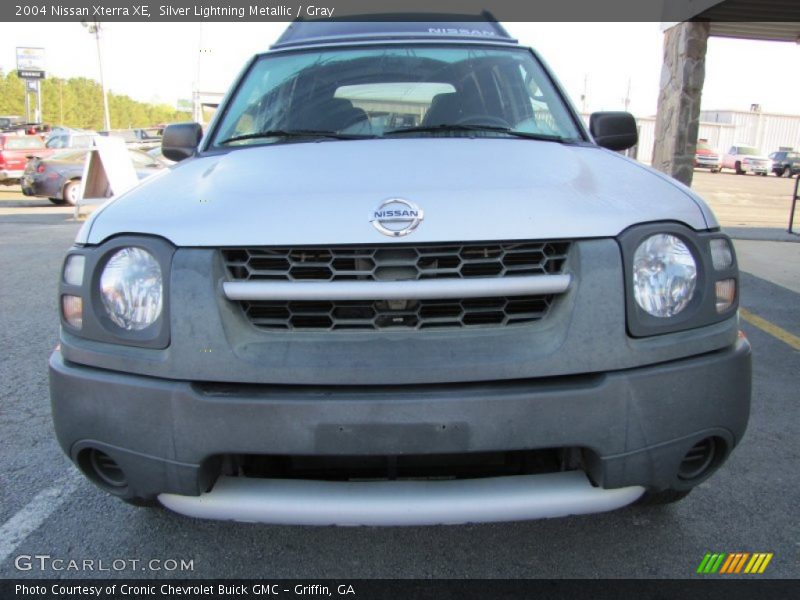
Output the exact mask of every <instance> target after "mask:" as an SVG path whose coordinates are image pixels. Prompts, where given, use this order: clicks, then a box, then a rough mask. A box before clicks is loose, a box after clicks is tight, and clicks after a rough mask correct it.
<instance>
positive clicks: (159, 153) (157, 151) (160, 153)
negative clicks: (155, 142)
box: [147, 146, 175, 166]
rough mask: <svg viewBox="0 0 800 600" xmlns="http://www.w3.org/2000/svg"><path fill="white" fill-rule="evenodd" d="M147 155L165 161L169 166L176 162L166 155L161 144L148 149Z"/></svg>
mask: <svg viewBox="0 0 800 600" xmlns="http://www.w3.org/2000/svg"><path fill="white" fill-rule="evenodd" d="M147 155H148V156H150V157H152V158H154V159H155V160H157V161H159V162H162V163H164V164H165V165H167V166H172V165H174V164H175V161H174V160H170V159H168V158H166V157H165V156H164V150H163V149H162V148H161V146H158V147H156V148H151V149H150V150H147Z"/></svg>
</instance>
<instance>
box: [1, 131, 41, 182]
mask: <svg viewBox="0 0 800 600" xmlns="http://www.w3.org/2000/svg"><path fill="white" fill-rule="evenodd" d="M52 154H53V150H51V149H50V148H47V147H46V146H45V145H44V141H43V140H42V138H40V137H39V136H38V135H14V134H0V184H2V185H14V184H16V183H19V181H20V179H21V178H22V174H23V173H24V172H25V166H26V165H27V163H28V157H30V156H38V157H39V158H47V157H48V156H50V155H52Z"/></svg>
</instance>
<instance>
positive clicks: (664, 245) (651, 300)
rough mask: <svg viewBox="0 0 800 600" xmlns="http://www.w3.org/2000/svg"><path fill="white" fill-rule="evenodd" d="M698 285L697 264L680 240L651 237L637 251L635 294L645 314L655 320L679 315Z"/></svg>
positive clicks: (634, 272)
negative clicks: (655, 318)
mask: <svg viewBox="0 0 800 600" xmlns="http://www.w3.org/2000/svg"><path fill="white" fill-rule="evenodd" d="M696 284H697V264H696V263H695V260H694V257H693V256H692V253H691V251H690V250H689V248H688V247H687V246H686V244H684V243H683V242H682V241H681V239H680V238H678V237H677V236H674V235H670V234H666V233H659V234H656V235H651V236H650V237H648V238H646V239H645V240H644V241H642V242H641V243H640V244H639V246H638V247H637V248H636V251H635V252H634V255H633V294H634V298H635V299H636V304H638V305H639V307H640V308H641V309H642V310H644V311H646V312H647V313H649V314H651V315H653V316H654V317H662V318H666V317H672V316H674V315H677V314H678V313H680V312H681V311H682V310H683V309H684V308H686V306H687V305H688V304H689V302H690V301H691V300H692V297H693V296H694V291H695V286H696Z"/></svg>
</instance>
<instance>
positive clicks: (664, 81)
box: [652, 22, 709, 185]
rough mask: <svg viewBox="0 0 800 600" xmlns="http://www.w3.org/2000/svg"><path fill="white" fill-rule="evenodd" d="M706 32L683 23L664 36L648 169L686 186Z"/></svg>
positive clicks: (697, 122) (704, 28)
mask: <svg viewBox="0 0 800 600" xmlns="http://www.w3.org/2000/svg"><path fill="white" fill-rule="evenodd" d="M708 31H709V24H708V23H689V22H686V23H680V24H678V25H675V26H674V27H671V28H670V29H668V30H667V31H666V32H664V63H663V65H662V66H661V91H660V92H659V94H658V114H657V115H656V133H655V146H654V147H653V162H652V165H653V167H655V168H656V169H658V170H659V171H662V172H664V173H666V174H667V175H671V176H672V177H674V178H675V179H677V180H678V181H680V182H681V183H685V184H686V185H691V183H692V173H693V171H692V169H693V164H694V153H695V148H696V146H697V132H698V129H699V126H700V97H701V96H702V93H703V81H704V80H705V76H706V69H705V63H706V46H707V44H708Z"/></svg>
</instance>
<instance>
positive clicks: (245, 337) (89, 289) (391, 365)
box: [50, 21, 750, 524]
mask: <svg viewBox="0 0 800 600" xmlns="http://www.w3.org/2000/svg"><path fill="white" fill-rule="evenodd" d="M635 142H636V128H635V124H634V121H633V119H632V117H631V116H630V115H628V114H627V113H595V114H594V115H592V118H591V121H590V127H589V131H587V129H586V128H585V127H584V125H583V123H582V121H581V118H580V116H579V115H578V114H577V113H576V112H575V110H574V108H573V107H572V106H571V104H570V103H569V101H568V100H567V99H566V97H565V95H564V92H563V91H562V90H561V88H560V87H559V85H558V83H557V82H556V81H555V79H554V78H553V76H552V75H551V74H550V73H549V72H548V70H547V68H546V67H545V66H544V65H543V64H542V61H541V60H540V59H539V58H538V57H537V55H536V54H535V53H534V52H533V51H532V50H530V49H528V48H524V47H521V46H520V45H518V44H517V43H516V42H515V41H514V40H513V39H510V38H509V37H508V35H507V34H506V33H505V32H504V31H503V29H502V28H501V27H500V26H499V25H498V24H497V23H494V22H489V21H485V22H478V23H436V24H434V25H431V24H426V23H396V22H395V23H375V22H373V23H363V22H362V23H354V22H351V23H344V22H340V23H330V22H329V23H315V22H306V23H302V22H301V23H296V24H294V25H292V26H290V27H289V29H288V30H287V31H286V33H285V34H284V35H283V36H282V37H281V39H280V40H279V41H278V42H277V43H276V44H275V45H274V46H273V47H272V48H271V49H270V50H269V51H268V52H265V53H263V54H260V55H258V56H255V57H254V58H253V59H252V60H251V61H250V62H249V63H248V64H247V66H246V68H245V69H244V71H243V72H242V74H241V76H240V77H239V78H238V80H237V81H236V82H235V84H234V86H233V88H232V89H231V91H230V92H229V94H228V96H227V97H226V99H225V100H224V101H223V102H222V104H221V106H220V107H219V110H218V112H217V115H216V116H215V118H214V120H213V122H212V123H211V124H210V125H209V127H208V128H207V130H206V132H205V134H204V135H202V137H201V131H200V128H199V126H198V125H195V124H179V125H174V126H170V127H169V128H167V130H166V132H165V135H164V140H163V149H164V154H165V156H167V157H169V158H173V159H175V160H180V162H179V164H178V165H177V166H176V167H174V168H173V169H170V170H168V172H165V173H162V174H159V175H156V176H154V177H151V178H149V179H148V180H146V181H145V182H143V183H141V184H140V185H139V186H137V187H136V188H134V189H133V190H131V191H129V192H128V193H126V194H123V195H121V196H119V197H117V198H116V199H114V200H113V201H111V202H109V203H108V204H106V205H105V206H104V207H102V208H100V209H99V210H97V211H96V212H95V213H94V214H93V215H92V217H91V218H90V219H89V220H88V221H87V222H86V224H85V226H84V227H83V229H82V230H81V232H80V233H79V235H78V238H77V240H76V243H75V245H74V246H73V247H72V249H71V250H70V251H69V252H68V254H67V257H66V259H65V262H64V268H63V272H62V275H61V282H60V291H59V295H60V297H59V305H60V310H61V324H62V328H61V340H60V347H59V349H58V350H56V352H55V353H54V354H53V355H52V358H51V360H50V373H51V391H52V405H53V415H54V419H55V426H56V432H57V435H58V439H59V441H60V443H61V445H62V447H63V449H64V451H65V452H66V453H67V454H68V455H69V456H70V458H71V459H72V460H73V461H74V462H75V463H76V464H77V465H78V467H79V468H80V469H81V471H83V473H85V474H86V476H87V477H89V478H90V479H91V480H92V481H94V482H95V483H97V484H98V485H100V486H101V487H102V488H104V489H106V490H107V491H108V492H110V493H112V494H115V495H117V496H119V497H120V498H122V499H123V500H127V501H129V502H133V503H135V504H147V503H154V502H156V501H158V502H160V503H161V504H163V505H165V506H167V507H169V508H171V509H172V510H175V511H178V512H181V513H184V514H187V515H194V516H199V517H207V518H216V519H237V520H243V521H260V522H273V523H307V524H330V523H335V524H412V523H413V524H425V523H457V522H470V521H500V520H514V519H531V518H541V517H552V516H558V515H567V514H578V513H590V512H599V511H605V510H610V509H614V508H618V507H621V506H624V505H626V504H630V503H632V502H634V501H637V500H640V499H642V500H644V501H648V502H668V501H674V500H677V499H680V498H681V497H683V496H684V495H685V494H686V493H688V492H689V490H691V489H692V488H693V487H694V486H696V485H697V484H698V483H700V482H701V481H703V480H705V479H706V478H707V477H709V475H711V474H712V473H713V472H714V471H715V470H716V469H717V468H718V467H720V465H721V464H722V463H723V462H724V461H725V459H726V458H727V457H728V456H729V454H730V452H731V451H732V450H733V448H734V446H735V445H736V444H737V443H738V442H739V441H740V440H741V438H742V435H743V433H744V430H745V427H746V424H747V418H748V409H749V403H750V351H749V346H748V344H747V342H746V340H745V339H743V338H742V337H740V336H739V335H738V326H737V296H738V283H739V277H738V269H737V265H736V257H735V254H734V250H733V247H732V245H731V242H730V240H729V239H728V238H727V237H726V236H725V235H724V234H722V233H721V232H720V229H719V225H718V224H717V221H716V220H715V218H714V216H713V214H712V213H711V212H710V211H709V209H708V207H707V206H706V205H705V204H704V202H703V201H702V200H701V199H700V198H698V197H697V196H696V195H695V194H694V193H693V192H692V191H691V190H689V189H688V188H686V187H684V186H682V185H680V184H679V183H676V182H675V181H673V180H672V179H670V178H668V177H666V176H664V175H662V174H659V173H657V172H655V171H653V170H651V169H649V168H647V167H644V166H642V165H640V164H638V163H637V162H635V161H633V160H630V159H628V158H626V157H624V156H621V155H620V154H618V153H617V152H615V150H621V149H625V148H627V147H630V146H632V145H633V144H635Z"/></svg>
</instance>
